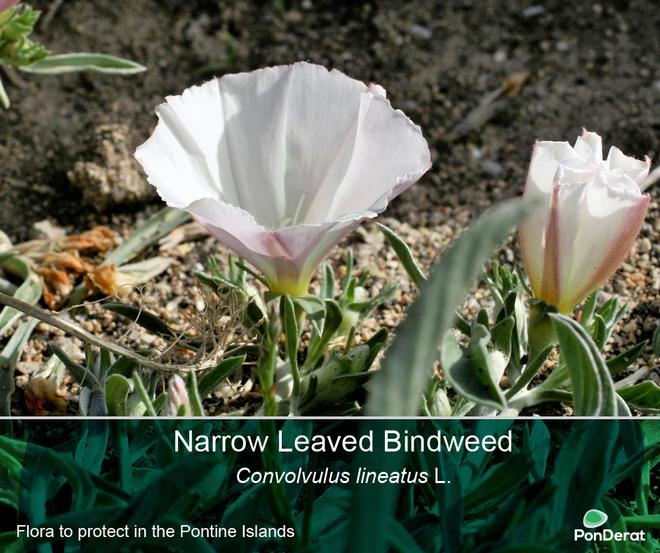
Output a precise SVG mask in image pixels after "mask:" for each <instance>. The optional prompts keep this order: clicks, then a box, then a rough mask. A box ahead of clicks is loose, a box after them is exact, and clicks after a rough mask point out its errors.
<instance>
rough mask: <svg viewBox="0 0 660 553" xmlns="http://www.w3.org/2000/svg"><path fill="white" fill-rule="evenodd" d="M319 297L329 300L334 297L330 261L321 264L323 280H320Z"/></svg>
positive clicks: (333, 279) (333, 276) (333, 275)
mask: <svg viewBox="0 0 660 553" xmlns="http://www.w3.org/2000/svg"><path fill="white" fill-rule="evenodd" d="M320 295H321V297H322V298H323V299H325V300H330V299H332V298H334V297H335V272H334V271H333V270H332V266H331V265H330V263H327V262H326V263H324V264H323V280H322V281H321V294H320Z"/></svg>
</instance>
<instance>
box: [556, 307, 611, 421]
mask: <svg viewBox="0 0 660 553" xmlns="http://www.w3.org/2000/svg"><path fill="white" fill-rule="evenodd" d="M549 316H550V317H551V319H552V323H553V326H554V328H555V332H556V333H557V338H558V339H559V345H560V347H561V354H562V358H563V359H564V362H565V363H566V367H567V369H568V373H569V375H570V378H571V382H572V385H573V398H574V403H575V414H576V415H578V416H615V415H616V414H617V404H616V392H615V390H614V382H613V381H612V377H611V376H610V372H609V370H608V368H607V365H606V364H605V361H604V359H603V358H602V356H601V354H600V351H599V349H598V347H597V346H596V344H595V343H594V341H593V340H592V339H591V337H590V336H589V333H588V332H587V331H586V330H585V328H584V327H583V326H581V325H580V324H579V323H577V322H575V321H574V320H573V319H571V318H570V317H567V316H565V315H560V314H558V313H550V314H549Z"/></svg>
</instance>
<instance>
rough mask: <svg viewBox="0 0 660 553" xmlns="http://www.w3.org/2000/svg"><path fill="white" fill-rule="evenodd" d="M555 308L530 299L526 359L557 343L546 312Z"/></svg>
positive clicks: (531, 358)
mask: <svg viewBox="0 0 660 553" xmlns="http://www.w3.org/2000/svg"><path fill="white" fill-rule="evenodd" d="M555 312H556V309H555V308H554V307H551V306H549V305H546V304H545V303H544V302H542V301H540V300H531V302H530V309H529V323H528V329H529V330H528V341H529V347H528V349H527V359H529V360H533V359H536V357H537V356H538V355H539V354H540V353H541V352H542V351H543V350H544V349H546V348H547V347H548V346H550V345H553V344H556V343H557V336H556V335H555V330H554V327H553V326H552V320H551V319H550V317H549V316H548V313H555Z"/></svg>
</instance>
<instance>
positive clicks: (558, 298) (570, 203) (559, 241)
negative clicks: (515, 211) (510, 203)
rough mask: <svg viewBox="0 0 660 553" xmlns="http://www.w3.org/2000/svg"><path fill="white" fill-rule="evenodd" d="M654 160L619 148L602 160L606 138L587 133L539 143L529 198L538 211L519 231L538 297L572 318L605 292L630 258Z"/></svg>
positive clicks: (527, 189)
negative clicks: (584, 304)
mask: <svg viewBox="0 0 660 553" xmlns="http://www.w3.org/2000/svg"><path fill="white" fill-rule="evenodd" d="M649 168H650V160H649V159H648V158H646V159H645V160H644V161H641V160H637V159H634V158H632V157H628V156H625V155H624V154H623V153H622V152H621V150H619V149H618V148H616V147H612V148H611V149H610V151H609V154H608V156H607V159H603V154H602V143H601V138H600V136H598V135H597V134H596V133H591V132H587V131H586V130H585V131H584V132H583V134H582V136H580V137H579V138H578V139H577V141H576V143H575V146H574V147H571V146H570V145H569V144H568V143H567V142H537V143H536V145H535V147H534V152H533V153H532V160H531V163H530V167H529V173H528V176H527V182H526V184H525V192H524V196H525V197H528V198H535V199H537V201H538V202H539V207H538V208H537V209H536V210H535V211H534V212H533V213H532V214H531V215H530V216H528V217H527V219H526V220H525V221H524V222H523V224H522V225H521V228H520V242H521V247H522V254H523V259H524V263H525V269H526V270H527V274H528V276H529V280H530V283H531V285H532V289H533V290H534V295H535V296H536V297H537V298H538V299H541V300H543V301H544V302H545V303H547V304H548V305H553V306H555V307H557V308H558V309H559V310H560V311H561V312H563V313H568V312H570V311H571V310H572V309H573V308H574V307H575V306H576V305H577V304H578V303H579V302H580V301H582V300H583V299H584V298H585V297H586V296H587V295H588V294H589V293H590V292H591V291H593V290H595V289H596V288H598V287H599V286H601V285H602V284H603V283H604V282H605V281H607V279H609V278H610V277H611V276H612V274H613V273H614V272H615V271H616V270H617V268H618V267H619V266H620V265H621V263H623V261H624V259H625V258H626V256H627V255H628V251H629V250H630V247H631V246H632V244H633V242H634V241H635V238H636V237H637V234H638V233H639V230H640V228H641V226H642V221H643V220H644V216H645V215H646V210H647V208H648V205H649V203H650V201H651V198H650V197H649V196H648V195H646V194H642V192H641V190H640V184H641V183H642V182H643V181H644V179H645V178H646V176H647V175H648V172H649Z"/></svg>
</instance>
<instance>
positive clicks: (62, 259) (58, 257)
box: [42, 251, 92, 274]
mask: <svg viewBox="0 0 660 553" xmlns="http://www.w3.org/2000/svg"><path fill="white" fill-rule="evenodd" d="M42 263H43V265H49V266H55V267H59V268H61V269H68V270H69V271H73V272H74V273H76V274H81V273H86V272H89V271H91V270H92V265H91V264H89V263H88V262H87V261H85V260H84V259H81V257H80V254H79V253H78V252H77V251H67V252H49V253H47V254H46V255H45V256H44V258H43V261H42Z"/></svg>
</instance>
